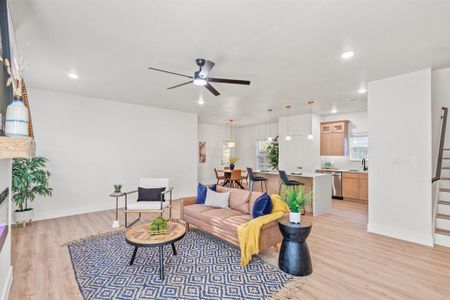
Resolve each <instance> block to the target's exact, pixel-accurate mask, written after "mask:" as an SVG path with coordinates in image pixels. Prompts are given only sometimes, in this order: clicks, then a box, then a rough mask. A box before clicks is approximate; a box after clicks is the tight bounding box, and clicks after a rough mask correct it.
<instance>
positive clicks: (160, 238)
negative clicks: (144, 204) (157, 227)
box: [125, 222, 186, 280]
mask: <svg viewBox="0 0 450 300" xmlns="http://www.w3.org/2000/svg"><path fill="white" fill-rule="evenodd" d="M150 226H151V224H150V223H149V224H144V225H140V226H137V227H134V228H131V229H129V230H128V231H127V235H126V237H125V240H126V242H127V243H128V244H130V245H132V246H134V251H133V256H132V257H131V260H130V266H131V265H132V264H133V263H134V259H135V257H136V252H137V249H138V248H139V247H159V267H160V270H159V276H160V278H161V280H164V252H163V248H164V245H167V244H171V245H172V252H173V255H177V250H176V249H175V242H176V241H179V240H181V239H182V238H183V237H184V235H185V234H186V227H185V226H184V225H181V224H179V223H174V222H168V223H167V229H168V232H167V233H166V234H160V235H151V234H150Z"/></svg>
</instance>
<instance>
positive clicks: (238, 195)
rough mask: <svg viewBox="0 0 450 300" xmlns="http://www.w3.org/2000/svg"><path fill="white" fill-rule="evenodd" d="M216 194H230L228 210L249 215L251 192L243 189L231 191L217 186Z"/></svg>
mask: <svg viewBox="0 0 450 300" xmlns="http://www.w3.org/2000/svg"><path fill="white" fill-rule="evenodd" d="M216 190H217V192H219V193H224V192H230V208H231V209H235V210H238V211H240V212H243V213H244V214H249V213H250V209H249V202H250V195H251V193H252V192H250V191H247V190H243V189H231V188H226V187H223V186H220V185H218V186H217V189H216Z"/></svg>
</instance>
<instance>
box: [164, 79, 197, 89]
mask: <svg viewBox="0 0 450 300" xmlns="http://www.w3.org/2000/svg"><path fill="white" fill-rule="evenodd" d="M189 83H192V81H188V82H184V83H180V84H177V85H174V86H171V87H168V88H167V89H168V90H171V89H174V88H177V87H180V86H183V85H186V84H189Z"/></svg>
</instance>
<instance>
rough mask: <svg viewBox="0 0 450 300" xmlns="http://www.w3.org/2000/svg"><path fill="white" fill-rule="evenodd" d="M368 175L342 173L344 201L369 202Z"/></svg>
mask: <svg viewBox="0 0 450 300" xmlns="http://www.w3.org/2000/svg"><path fill="white" fill-rule="evenodd" d="M368 190H369V188H368V174H367V173H359V172H342V196H343V197H344V200H351V201H352V200H353V201H360V202H367V201H368V199H369V193H368Z"/></svg>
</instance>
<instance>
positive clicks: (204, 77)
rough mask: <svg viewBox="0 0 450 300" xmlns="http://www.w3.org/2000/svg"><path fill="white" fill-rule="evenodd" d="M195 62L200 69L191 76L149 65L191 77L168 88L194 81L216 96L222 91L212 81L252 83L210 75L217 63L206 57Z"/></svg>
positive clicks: (151, 68)
mask: <svg viewBox="0 0 450 300" xmlns="http://www.w3.org/2000/svg"><path fill="white" fill-rule="evenodd" d="M195 63H196V64H197V66H198V67H199V69H198V71H195V72H194V76H189V75H184V74H180V73H175V72H170V71H166V70H161V69H157V68H153V67H149V69H150V70H155V71H159V72H164V73H168V74H173V75H178V76H182V77H186V78H189V79H191V80H189V81H187V82H184V83H180V84H177V85H174V86H171V87H168V88H167V89H168V90H171V89H174V88H177V87H180V86H183V85H187V84H191V83H193V84H195V85H198V86H204V87H205V88H207V89H208V90H209V91H210V92H211V93H213V94H214V96H219V95H220V93H219V92H218V91H217V90H216V89H215V88H214V87H213V86H212V85H211V84H210V82H219V83H230V84H244V85H250V81H248V80H238V79H227V78H212V77H208V74H209V71H211V69H212V68H213V67H214V65H215V63H213V62H212V61H210V60H206V59H203V58H197V59H196V60H195Z"/></svg>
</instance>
